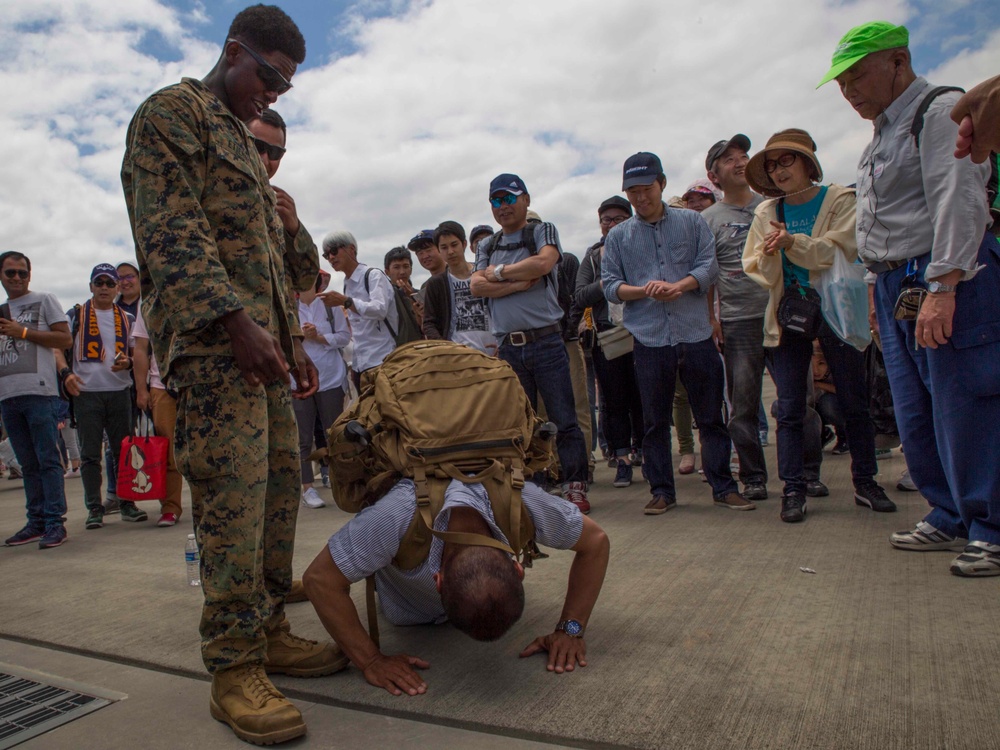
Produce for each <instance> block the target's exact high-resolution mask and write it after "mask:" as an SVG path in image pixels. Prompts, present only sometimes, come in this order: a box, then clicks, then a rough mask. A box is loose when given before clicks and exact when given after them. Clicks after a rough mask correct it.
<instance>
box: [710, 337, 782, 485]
mask: <svg viewBox="0 0 1000 750" xmlns="http://www.w3.org/2000/svg"><path fill="white" fill-rule="evenodd" d="M722 336H723V340H724V342H725V343H724V345H723V354H722V356H723V359H724V360H725V363H726V384H727V386H728V388H729V404H730V406H731V408H732V413H731V414H730V415H729V425H728V427H729V435H730V437H732V440H733V446H734V447H735V448H736V454H737V455H738V456H739V457H740V481H741V482H743V484H758V483H759V484H767V464H766V463H765V462H764V449H763V448H761V446H760V430H761V429H762V428H761V426H760V412H761V401H760V392H761V387H762V386H763V380H764V358H765V356H766V352H767V350H766V349H764V318H763V317H760V318H751V319H750V320H734V321H731V322H730V321H723V323H722ZM700 424H701V423H700V422H699V425H700ZM763 429H767V421H766V420H765V422H764V428H763Z"/></svg>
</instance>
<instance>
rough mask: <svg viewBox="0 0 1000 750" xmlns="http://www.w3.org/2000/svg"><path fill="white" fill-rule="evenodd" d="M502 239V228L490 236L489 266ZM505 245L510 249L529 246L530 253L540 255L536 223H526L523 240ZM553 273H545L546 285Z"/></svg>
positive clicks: (487, 250)
mask: <svg viewBox="0 0 1000 750" xmlns="http://www.w3.org/2000/svg"><path fill="white" fill-rule="evenodd" d="M502 239H503V230H502V229H501V230H500V231H499V232H497V233H496V234H494V235H493V236H492V237H490V244H489V245H487V246H486V265H487V266H489V265H490V262H491V260H492V258H493V253H494V252H496V249H497V248H498V247H500V240H502ZM505 247H506V248H507V249H508V250H517V249H518V248H522V247H526V248H528V254H529V255H538V244H537V243H536V242H535V225H534V224H532V223H531V222H528V223H527V224H525V225H524V228H523V229H521V241H520V242H515V243H514V244H513V245H505ZM551 273H552V272H551V271H550V272H549V273H547V274H545V275H544V276H543V277H542V280H543V283H544V284H545V286H548V285H549V282H550V281H551V279H550V278H549V276H550V274H551Z"/></svg>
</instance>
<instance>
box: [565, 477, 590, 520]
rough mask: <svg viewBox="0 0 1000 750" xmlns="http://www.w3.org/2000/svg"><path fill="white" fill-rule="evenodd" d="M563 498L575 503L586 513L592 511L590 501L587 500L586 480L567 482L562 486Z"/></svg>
mask: <svg viewBox="0 0 1000 750" xmlns="http://www.w3.org/2000/svg"><path fill="white" fill-rule="evenodd" d="M562 492H563V499H564V500H567V501H568V502H571V503H573V505H575V506H576V507H577V508H579V509H580V512H581V513H583V514H584V515H586V514H588V513H590V501H589V500H587V483H586V482H566V484H564V485H563V486H562Z"/></svg>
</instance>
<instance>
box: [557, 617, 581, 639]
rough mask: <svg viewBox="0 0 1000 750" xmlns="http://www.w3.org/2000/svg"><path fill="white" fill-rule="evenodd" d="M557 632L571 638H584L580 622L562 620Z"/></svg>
mask: <svg viewBox="0 0 1000 750" xmlns="http://www.w3.org/2000/svg"><path fill="white" fill-rule="evenodd" d="M556 631H557V632H558V631H562V632H563V633H565V634H566V635H568V636H569V637H570V638H583V625H581V624H580V621H579V620H560V621H559V622H558V623H556Z"/></svg>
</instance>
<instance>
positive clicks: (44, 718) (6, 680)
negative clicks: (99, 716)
mask: <svg viewBox="0 0 1000 750" xmlns="http://www.w3.org/2000/svg"><path fill="white" fill-rule="evenodd" d="M112 702H113V701H111V700H109V699H107V698H99V697H97V696H94V695H87V694H86V693H80V692H76V691H73V690H68V689H66V688H62V687H56V686H55V685H49V684H46V683H44V682H39V681H37V680H34V679H29V678H27V677H22V676H19V675H14V674H10V673H8V672H3V671H0V750H6V748H9V747H14V746H15V745H19V744H21V743H22V742H27V741H28V740H30V739H32V738H33V737H37V736H38V735H40V734H44V733H45V732H48V731H49V730H51V729H55V728H56V727H58V726H60V725H62V724H66V723H68V722H70V721H73V720H74V719H78V718H80V717H81V716H83V715H85V714H89V713H90V712H91V711H96V710H97V709H99V708H103V707H104V706H107V705H109V704H110V703H112Z"/></svg>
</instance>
